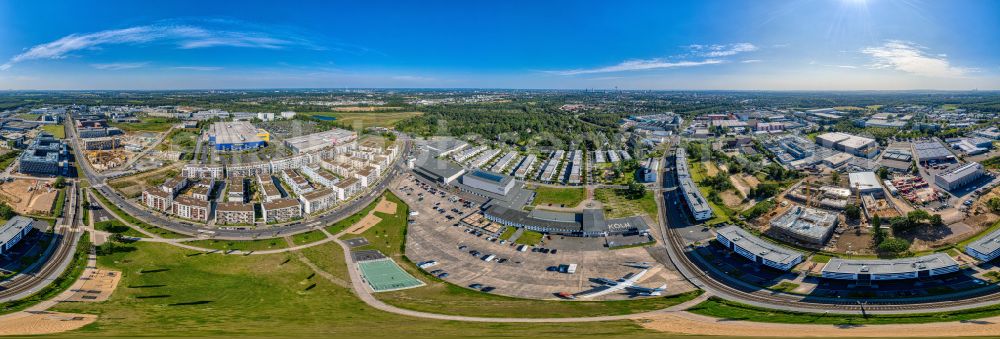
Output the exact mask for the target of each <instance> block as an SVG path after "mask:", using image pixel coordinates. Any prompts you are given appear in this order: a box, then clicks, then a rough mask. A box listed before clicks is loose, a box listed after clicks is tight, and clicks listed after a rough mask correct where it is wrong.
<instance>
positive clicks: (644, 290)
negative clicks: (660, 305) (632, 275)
mask: <svg viewBox="0 0 1000 339" xmlns="http://www.w3.org/2000/svg"><path fill="white" fill-rule="evenodd" d="M625 289H626V290H628V291H629V292H632V293H635V294H637V295H641V296H644V297H658V296H661V295H663V291H665V290H666V289H667V284H663V285H661V286H660V287H655V288H653V287H643V286H635V285H632V286H628V287H625Z"/></svg>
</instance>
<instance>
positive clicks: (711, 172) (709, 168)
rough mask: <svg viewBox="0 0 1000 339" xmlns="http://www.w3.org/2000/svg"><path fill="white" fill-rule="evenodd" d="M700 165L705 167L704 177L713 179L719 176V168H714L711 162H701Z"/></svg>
mask: <svg viewBox="0 0 1000 339" xmlns="http://www.w3.org/2000/svg"><path fill="white" fill-rule="evenodd" d="M701 165H702V166H704V167H705V175H706V176H710V177H714V176H715V175H716V174H719V168H718V167H715V163H714V162H711V161H702V162H701Z"/></svg>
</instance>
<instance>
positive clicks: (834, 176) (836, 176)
mask: <svg viewBox="0 0 1000 339" xmlns="http://www.w3.org/2000/svg"><path fill="white" fill-rule="evenodd" d="M830 183H833V184H834V185H836V184H839V183H840V172H837V171H833V172H830Z"/></svg>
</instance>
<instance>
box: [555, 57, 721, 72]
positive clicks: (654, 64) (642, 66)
mask: <svg viewBox="0 0 1000 339" xmlns="http://www.w3.org/2000/svg"><path fill="white" fill-rule="evenodd" d="M721 63H723V61H722V60H716V59H706V60H701V61H677V62H670V61H666V60H663V59H644V60H628V61H625V62H622V63H620V64H617V65H614V66H607V67H600V68H591V69H572V70H565V71H547V72H546V73H551V74H558V75H578V74H594V73H611V72H625V71H643V70H653V69H664V68H678V67H695V66H704V65H714V64H721Z"/></svg>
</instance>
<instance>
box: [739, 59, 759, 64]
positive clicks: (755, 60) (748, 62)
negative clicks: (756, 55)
mask: <svg viewBox="0 0 1000 339" xmlns="http://www.w3.org/2000/svg"><path fill="white" fill-rule="evenodd" d="M763 61H764V60H760V59H748V60H743V61H740V63H743V64H755V63H758V62H763Z"/></svg>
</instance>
